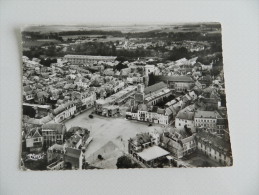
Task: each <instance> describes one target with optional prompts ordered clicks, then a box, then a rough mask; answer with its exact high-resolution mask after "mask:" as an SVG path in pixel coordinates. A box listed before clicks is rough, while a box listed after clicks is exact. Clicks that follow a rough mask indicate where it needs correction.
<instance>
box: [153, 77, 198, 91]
mask: <svg viewBox="0 0 259 195" xmlns="http://www.w3.org/2000/svg"><path fill="white" fill-rule="evenodd" d="M154 77H155V80H157V82H161V81H163V82H164V83H167V85H168V87H169V88H170V89H174V90H175V91H176V92H186V91H188V90H191V89H192V87H193V86H194V81H193V79H192V78H191V77H189V76H154Z"/></svg>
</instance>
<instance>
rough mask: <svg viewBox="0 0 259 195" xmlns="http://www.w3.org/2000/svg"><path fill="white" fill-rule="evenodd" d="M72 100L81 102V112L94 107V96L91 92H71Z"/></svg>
mask: <svg viewBox="0 0 259 195" xmlns="http://www.w3.org/2000/svg"><path fill="white" fill-rule="evenodd" d="M72 100H80V101H81V102H82V107H81V110H84V109H87V108H91V107H93V106H94V104H95V101H96V94H95V92H93V91H90V92H89V91H85V92H78V91H73V92H72Z"/></svg>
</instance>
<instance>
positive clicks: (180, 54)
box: [168, 47, 190, 61]
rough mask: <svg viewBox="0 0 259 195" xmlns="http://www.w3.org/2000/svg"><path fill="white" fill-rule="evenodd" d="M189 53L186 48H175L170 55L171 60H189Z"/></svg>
mask: <svg viewBox="0 0 259 195" xmlns="http://www.w3.org/2000/svg"><path fill="white" fill-rule="evenodd" d="M189 56H190V55H189V52H188V50H187V49H186V48H185V47H180V48H174V49H173V50H172V51H171V52H170V54H169V58H168V59H169V60H173V61H176V60H179V59H181V58H189Z"/></svg>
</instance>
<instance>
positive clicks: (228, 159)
mask: <svg viewBox="0 0 259 195" xmlns="http://www.w3.org/2000/svg"><path fill="white" fill-rule="evenodd" d="M196 140H197V149H198V150H199V151H201V152H202V153H203V154H205V155H206V156H208V157H209V158H210V159H212V160H214V161H216V162H218V163H220V164H221V165H224V166H232V164H233V159H232V152H231V146H230V141H229V137H227V138H226V137H219V136H217V135H215V134H213V133H211V132H209V131H208V130H206V129H202V128H199V129H198V130H197V135H196Z"/></svg>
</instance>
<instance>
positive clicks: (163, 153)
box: [128, 128, 233, 167]
mask: <svg viewBox="0 0 259 195" xmlns="http://www.w3.org/2000/svg"><path fill="white" fill-rule="evenodd" d="M228 138H229V137H228ZM128 143H129V144H128V153H129V154H130V155H131V156H132V157H133V158H134V159H135V160H137V161H138V162H139V163H141V164H144V165H145V166H146V167H161V166H162V167H168V166H169V167H170V166H173V162H175V163H176V164H175V165H174V166H184V167H186V166H190V167H191V166H192V165H190V164H188V163H187V162H186V163H185V161H184V157H187V156H189V155H191V154H193V153H195V152H200V153H203V154H205V155H206V156H208V157H209V158H210V159H211V160H213V161H215V162H217V163H219V166H231V165H232V163H233V160H232V153H231V147H230V144H229V140H228V139H226V137H225V136H221V137H220V136H217V135H215V134H214V133H213V132H210V131H208V130H207V129H199V131H198V132H197V133H192V132H191V130H190V129H189V128H185V129H184V130H178V129H175V128H166V129H165V130H164V131H163V132H162V133H157V132H156V133H154V132H151V133H142V134H137V135H136V136H135V137H134V138H131V139H129V141H128Z"/></svg>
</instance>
